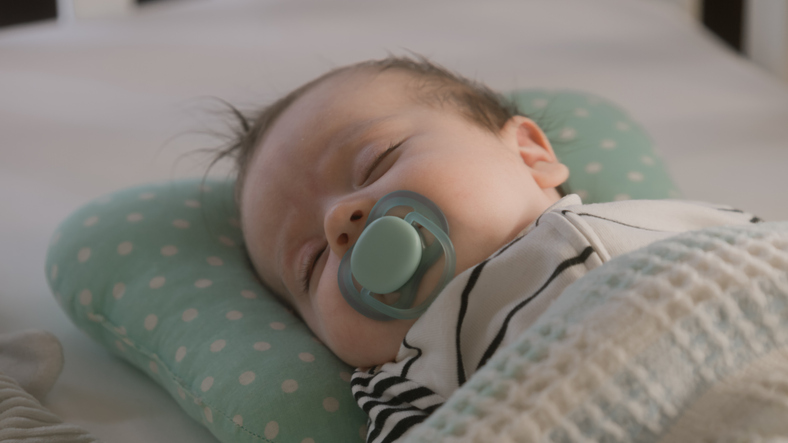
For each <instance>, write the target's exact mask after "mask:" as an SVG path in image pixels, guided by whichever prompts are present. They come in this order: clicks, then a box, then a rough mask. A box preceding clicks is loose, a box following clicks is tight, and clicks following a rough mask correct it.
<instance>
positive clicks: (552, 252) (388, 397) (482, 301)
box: [351, 195, 761, 443]
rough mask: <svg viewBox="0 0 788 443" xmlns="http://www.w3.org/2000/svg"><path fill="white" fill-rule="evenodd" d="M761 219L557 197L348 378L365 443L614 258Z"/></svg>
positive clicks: (428, 406) (395, 429) (392, 433)
mask: <svg viewBox="0 0 788 443" xmlns="http://www.w3.org/2000/svg"><path fill="white" fill-rule="evenodd" d="M760 221H761V220H760V219H758V218H757V217H754V216H753V215H751V214H747V213H745V212H743V211H739V210H736V209H733V208H729V207H720V206H715V205H710V204H706V203H699V202H687V201H675V200H631V201H622V202H614V203H601V204H592V205H582V204H581V201H580V198H579V197H578V196H577V195H569V196H566V197H564V198H562V199H561V200H560V201H559V202H557V203H556V204H554V205H553V206H551V207H550V208H549V209H548V210H547V211H545V212H544V213H543V214H542V215H541V216H540V217H539V218H538V219H537V220H536V221H535V222H534V223H532V224H531V226H529V227H528V228H527V229H526V230H525V231H523V233H522V234H521V235H520V236H518V238H516V239H515V240H513V241H512V242H510V243H509V244H507V245H505V246H504V247H502V248H501V249H499V250H498V251H497V252H496V253H495V254H493V255H492V256H491V257H489V258H488V259H487V260H485V261H483V262H481V263H479V264H478V265H476V266H475V267H472V268H470V269H467V270H466V271H464V272H463V273H462V274H460V275H458V276H457V277H456V278H454V279H453V280H452V281H451V282H450V283H449V285H448V286H447V287H446V288H445V289H444V291H443V292H442V293H441V295H440V296H439V297H438V298H437V299H436V300H435V302H434V303H433V304H432V306H430V308H429V309H428V310H427V312H426V313H425V314H424V315H423V316H422V317H421V318H419V320H418V321H417V322H416V323H415V324H414V325H413V327H412V328H411V329H410V331H408V334H407V336H406V337H405V340H404V341H403V342H402V345H401V346H400V349H399V352H398V354H397V359H396V361H394V362H390V363H385V364H383V365H381V366H377V367H374V368H358V369H357V370H356V371H355V373H354V374H353V379H352V381H351V388H352V391H353V395H354V396H355V398H356V401H357V402H358V404H359V406H360V407H361V408H362V409H363V410H364V412H366V413H367V414H368V415H369V423H368V430H367V443H383V442H387V443H389V442H396V441H399V440H401V439H402V438H403V437H405V436H406V435H407V433H408V431H409V430H410V429H413V427H414V426H416V425H417V424H419V423H421V422H422V421H424V420H425V419H426V418H427V417H428V416H429V415H430V414H431V413H432V412H433V411H434V410H435V409H437V408H438V407H440V405H441V404H443V402H444V401H445V400H446V399H447V398H448V397H449V396H450V395H451V394H452V393H453V392H454V391H455V390H456V389H457V388H459V387H460V386H461V385H462V384H464V383H465V382H466V381H467V379H468V378H469V377H470V376H471V375H472V374H473V373H474V372H476V371H477V370H478V369H479V368H480V367H482V366H483V365H484V364H485V363H486V362H487V361H488V360H489V359H490V357H491V356H492V355H493V354H494V353H495V351H496V350H498V349H500V348H502V347H504V346H506V345H507V344H509V343H510V342H511V341H512V340H514V339H515V338H516V337H517V336H518V335H519V333H520V332H522V331H523V330H525V329H526V328H528V327H529V326H530V325H531V324H533V322H534V321H535V320H536V318H537V317H539V315H541V314H542V313H543V312H544V311H545V310H546V309H547V308H548V306H550V304H551V303H552V302H553V300H555V299H556V297H558V296H559V295H560V294H561V292H563V290H564V289H565V288H566V287H567V286H569V285H570V284H571V283H572V282H574V281H575V280H577V279H578V278H580V277H582V276H583V275H585V274H586V273H588V272H589V271H590V270H592V269H594V268H596V267H598V266H600V265H602V264H603V263H605V262H606V261H608V260H610V259H611V258H612V257H614V256H617V255H620V254H623V253H626V252H629V251H632V250H635V249H638V248H640V247H643V246H646V245H648V244H650V243H652V242H655V241H657V240H661V239H664V238H667V237H670V236H672V235H676V234H678V233H681V232H685V231H690V230H695V229H702V228H705V227H709V226H718V225H737V224H738V225H740V224H746V223H757V222H760Z"/></svg>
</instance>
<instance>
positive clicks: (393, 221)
mask: <svg viewBox="0 0 788 443" xmlns="http://www.w3.org/2000/svg"><path fill="white" fill-rule="evenodd" d="M421 254H422V245H421V237H420V236H419V233H418V232H417V231H416V228H414V227H413V226H412V225H411V224H410V223H408V222H406V221H405V220H403V219H401V218H399V217H393V216H384V217H381V218H379V219H377V220H375V221H373V222H372V223H370V224H369V226H367V227H366V228H365V229H364V232H362V233H361V236H359V238H358V240H357V241H356V244H355V247H354V248H353V253H352V254H351V256H350V269H351V270H352V273H353V277H355V279H356V281H358V282H359V283H360V284H361V285H362V286H363V287H365V288H367V289H369V290H370V291H371V292H373V293H376V294H387V293H390V292H394V291H396V290H397V289H399V288H400V287H402V285H404V284H405V283H407V281H408V280H409V279H410V277H411V276H412V275H413V273H414V272H415V271H416V268H418V266H419V263H420V262H421Z"/></svg>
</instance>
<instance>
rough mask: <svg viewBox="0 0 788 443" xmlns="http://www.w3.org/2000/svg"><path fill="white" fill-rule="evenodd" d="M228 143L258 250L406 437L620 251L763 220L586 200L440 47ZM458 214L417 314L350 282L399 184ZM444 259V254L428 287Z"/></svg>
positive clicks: (338, 73)
mask: <svg viewBox="0 0 788 443" xmlns="http://www.w3.org/2000/svg"><path fill="white" fill-rule="evenodd" d="M238 116H239V117H240V118H241V120H242V122H243V131H242V134H241V136H240V137H239V138H238V140H237V141H236V142H235V143H234V144H233V145H231V146H230V147H229V148H228V149H227V150H226V151H224V152H222V153H221V155H222V156H233V157H234V158H235V160H236V164H237V167H238V181H237V189H236V191H237V200H238V202H239V206H240V209H241V225H242V229H243V232H244V236H245V240H246V245H247V249H248V253H249V257H250V259H251V262H252V264H253V266H254V268H255V270H256V271H257V272H258V274H259V277H260V279H261V280H262V282H263V283H264V284H265V285H266V286H267V287H268V288H269V289H270V290H271V291H273V292H274V293H275V294H277V296H279V297H280V298H281V300H282V301H283V302H284V303H286V304H288V305H290V306H292V307H293V308H294V309H295V311H296V312H297V314H298V315H299V316H300V317H301V318H302V319H303V320H304V321H305V322H306V324H307V325H308V326H309V327H310V328H311V330H312V331H313V332H314V333H315V334H316V335H317V337H318V338H319V339H320V340H321V341H322V342H323V343H325V344H326V345H327V346H328V347H329V348H330V349H331V350H332V351H333V352H334V353H335V354H336V355H337V356H339V358H341V359H342V360H344V361H345V362H347V363H348V364H351V365H353V366H356V367H358V368H359V369H357V370H356V372H355V374H354V375H353V379H352V383H351V384H352V389H353V393H354V396H355V398H356V400H357V401H358V404H359V406H360V407H361V408H362V409H363V410H364V411H365V412H366V413H367V414H368V415H369V417H370V422H369V426H368V435H367V440H368V442H382V441H386V442H390V441H396V440H397V439H399V438H402V437H403V436H404V435H406V433H407V432H408V430H410V429H412V428H413V426H415V425H416V424H418V423H420V422H421V421H423V420H424V419H425V418H426V417H427V416H428V415H429V414H430V413H431V412H432V411H434V410H435V409H436V408H437V407H439V406H440V405H441V404H443V402H444V401H445V399H446V398H448V397H449V396H450V395H451V393H452V392H453V391H454V390H456V389H457V388H458V387H459V386H461V385H462V384H463V383H464V382H465V381H466V380H467V379H468V378H469V377H470V376H471V375H472V374H473V373H474V372H475V371H476V370H477V369H478V368H480V367H481V366H482V365H484V363H485V362H486V361H487V360H488V359H489V358H490V357H491V356H492V355H493V354H494V353H495V351H496V350H497V349H500V348H502V347H504V346H506V344H507V343H509V342H510V340H513V339H514V338H516V337H517V335H518V333H519V332H521V331H523V330H525V329H526V328H527V327H528V326H529V325H530V324H532V323H533V322H534V321H535V319H536V318H537V317H538V316H539V315H540V314H541V313H543V312H544V311H545V309H547V307H548V306H549V304H550V303H551V302H552V300H554V299H555V298H556V297H557V296H558V295H559V294H560V293H561V292H562V290H563V289H564V288H566V287H567V286H568V285H569V284H571V283H572V282H574V281H575V280H577V279H578V278H579V277H581V276H582V275H584V274H586V273H587V272H589V271H590V270H591V269H594V268H596V267H598V266H600V265H601V264H603V263H604V262H606V261H608V260H610V258H611V257H613V256H616V255H619V254H622V253H626V252H628V251H631V250H634V249H637V248H640V247H642V246H645V245H647V244H649V243H651V242H654V241H656V240H660V239H663V238H666V237H668V236H671V235H675V234H677V233H680V232H683V231H687V230H693V229H700V228H704V227H708V226H713V225H723V224H744V223H750V222H756V221H758V220H757V218H755V217H753V216H752V215H749V214H745V213H743V212H741V211H736V210H731V209H730V208H716V207H713V206H711V205H704V204H698V203H688V202H678V201H628V202H617V203H607V204H598V205H581V201H580V198H579V197H578V196H577V195H574V194H570V195H567V196H564V194H563V191H562V190H561V188H560V185H561V184H562V183H564V182H565V181H566V180H567V178H568V176H569V171H568V169H567V168H566V166H564V165H563V164H561V163H560V162H559V161H558V160H557V158H556V155H555V153H554V152H553V148H552V146H551V145H550V142H549V141H548V139H547V137H546V136H545V134H544V133H543V132H542V130H541V129H540V128H539V126H538V125H537V124H536V123H535V122H534V121H532V120H530V119H529V118H527V117H525V116H522V115H518V114H517V112H516V111H515V110H513V109H511V108H510V107H509V106H507V105H505V104H504V103H503V101H502V100H501V99H500V97H499V96H498V95H496V94H495V93H493V92H492V91H490V90H489V89H488V88H486V87H485V86H483V85H479V84H477V83H475V82H472V81H469V80H467V79H465V78H462V77H460V76H457V75H455V74H453V73H450V72H448V71H447V70H445V69H443V68H441V67H438V66H436V65H434V64H432V63H430V62H429V61H427V60H425V59H417V60H414V59H409V58H397V57H390V58H387V59H384V60H379V61H370V62H363V63H359V64H355V65H351V66H346V67H342V68H339V69H335V70H333V71H331V72H329V73H327V74H325V75H323V76H321V77H319V78H317V79H315V80H313V81H311V82H309V83H307V84H306V85H304V86H301V87H300V88H298V89H296V90H295V91H293V92H291V93H290V94H288V95H287V96H285V97H284V98H282V99H280V100H279V101H277V102H275V103H274V104H273V105H271V106H270V107H268V108H266V109H265V110H263V111H262V112H261V113H260V114H258V115H256V116H254V117H253V118H252V119H251V120H252V121H251V122H250V123H251V124H247V121H246V120H245V119H244V118H243V117H241V116H240V114H238ZM397 190H408V191H413V192H416V193H418V194H421V195H423V196H425V197H427V198H428V199H429V200H431V201H432V202H434V203H435V204H436V205H437V206H438V207H439V208H440V210H441V211H442V212H443V214H444V215H445V217H446V219H447V221H448V226H449V229H450V239H451V242H452V243H453V245H454V250H455V252H456V269H455V272H454V278H453V279H452V280H451V282H450V283H449V284H448V285H447V286H446V287H445V288H444V289H443V291H442V292H441V293H440V295H439V296H438V297H437V299H435V301H434V302H433V303H432V304H431V305H430V307H429V309H427V311H426V312H425V313H424V314H423V315H422V316H421V317H419V318H414V319H406V320H390V321H381V320H375V319H372V318H368V317H366V316H365V315H363V314H361V313H360V312H358V311H357V310H355V309H354V308H353V307H352V306H351V305H350V304H348V302H347V301H346V300H345V298H344V297H343V296H342V294H341V292H340V288H339V285H338V278H337V272H338V268H339V265H340V261H341V259H342V258H343V256H344V255H345V253H346V252H347V251H348V249H349V248H351V247H352V246H353V245H354V244H355V243H356V241H357V239H358V238H359V235H360V234H361V232H362V230H363V229H364V226H365V223H366V221H367V218H368V216H369V214H370V210H371V209H372V207H373V206H374V205H375V203H376V202H378V200H380V199H381V198H382V197H383V196H385V195H386V194H388V193H390V192H392V191H397ZM441 268H442V266H440V264H439V265H436V266H435V267H433V268H432V269H430V270H429V271H428V272H427V274H426V275H425V277H424V279H423V283H422V284H421V286H419V289H418V292H417V295H416V301H417V303H419V301H420V300H423V299H424V298H426V297H427V296H428V293H429V292H430V290H431V288H432V287H433V286H434V285H435V284H436V282H437V279H438V276H439V274H440V272H441Z"/></svg>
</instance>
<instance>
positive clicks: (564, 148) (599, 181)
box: [508, 89, 681, 203]
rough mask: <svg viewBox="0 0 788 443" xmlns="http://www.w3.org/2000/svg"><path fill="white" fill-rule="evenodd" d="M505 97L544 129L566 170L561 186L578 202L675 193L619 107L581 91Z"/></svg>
mask: <svg viewBox="0 0 788 443" xmlns="http://www.w3.org/2000/svg"><path fill="white" fill-rule="evenodd" d="M508 97H509V98H510V99H511V100H512V101H513V102H514V103H515V104H516V105H517V107H518V109H519V110H520V111H521V112H522V113H523V114H524V115H526V116H528V117H530V118H532V119H533V120H534V121H536V122H537V123H538V124H539V126H540V127H541V128H542V129H543V130H544V131H545V134H546V135H547V138H549V139H550V141H551V143H552V144H553V147H554V149H555V152H556V155H557V156H558V158H559V160H561V162H562V163H564V164H566V165H567V166H568V167H569V170H570V171H571V174H570V175H569V180H568V181H567V182H566V184H565V185H564V190H565V191H567V192H570V193H575V194H578V195H579V196H580V198H581V199H582V200H583V203H598V202H606V201H616V200H628V199H661V198H679V197H681V193H680V192H679V190H678V188H677V187H676V186H675V185H674V184H673V181H672V180H671V178H670V175H669V174H668V172H667V170H666V168H665V165H664V163H663V161H662V159H661V158H660V157H659V156H658V155H657V154H656V153H655V151H654V149H653V148H652V146H651V140H650V139H649V136H648V134H646V132H645V131H644V130H643V128H641V127H640V125H639V124H638V123H637V122H635V121H633V120H632V119H631V117H630V116H629V115H628V114H627V112H626V111H624V110H623V109H621V108H619V107H617V106H615V105H614V104H612V103H610V102H609V101H607V100H604V99H602V98H600V97H597V96H594V95H590V94H586V93H582V92H571V91H549V90H541V89H525V90H519V91H516V92H514V93H512V94H510V95H509V96H508Z"/></svg>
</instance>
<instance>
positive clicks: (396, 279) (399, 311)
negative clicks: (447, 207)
mask: <svg viewBox="0 0 788 443" xmlns="http://www.w3.org/2000/svg"><path fill="white" fill-rule="evenodd" d="M401 207H404V208H407V209H408V210H409V211H408V212H407V215H405V216H404V218H400V217H395V216H392V215H387V214H388V213H389V212H390V211H391V210H393V209H395V208H401ZM420 229H424V230H425V231H426V232H422V231H420ZM427 233H428V234H427ZM425 234H426V235H427V236H428V237H429V238H433V239H434V240H433V241H431V242H430V243H429V244H427V241H426V240H425ZM441 257H444V258H445V260H444V262H443V272H442V275H441V279H440V281H439V282H438V284H437V285H436V286H435V288H434V289H433V291H432V292H431V293H430V294H429V296H428V297H426V299H424V300H423V301H422V302H421V303H418V304H417V305H415V306H414V304H416V302H417V301H418V300H417V295H418V289H419V286H420V283H421V280H422V277H424V275H425V273H426V272H427V271H428V270H429V269H430V268H431V267H433V265H435V264H436V263H437V262H438V260H439V259H440V258H441ZM455 263H456V259H455V255H454V246H453V245H452V243H451V240H450V239H449V226H448V223H447V221H446V217H445V216H444V215H443V212H441V210H440V209H439V208H438V206H437V205H435V203H433V202H432V201H430V200H429V199H428V198H426V197H424V196H423V195H421V194H417V193H415V192H411V191H395V192H392V193H390V194H387V195H385V196H384V197H383V198H381V199H380V200H379V201H378V202H377V203H376V204H375V206H374V207H373V208H372V211H370V214H369V217H368V218H367V223H366V225H365V227H364V231H363V232H362V233H361V235H360V236H359V238H358V240H356V243H355V244H354V245H353V247H351V248H350V249H349V250H348V251H347V252H346V253H345V256H344V257H342V261H341V262H340V265H339V272H338V279H339V289H340V292H341V293H342V295H343V297H344V298H345V300H346V301H347V302H348V304H350V305H351V306H352V307H353V308H354V309H356V310H357V311H358V312H360V313H361V314H363V315H365V316H367V317H369V318H373V319H376V320H392V319H410V318H416V317H418V316H420V315H421V314H422V313H424V311H426V309H427V307H429V305H430V304H431V303H432V302H433V300H435V298H436V297H437V296H438V294H439V293H440V291H441V290H442V289H443V288H444V287H445V286H446V284H448V282H449V281H450V280H451V279H452V278H453V277H454V269H455Z"/></svg>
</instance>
